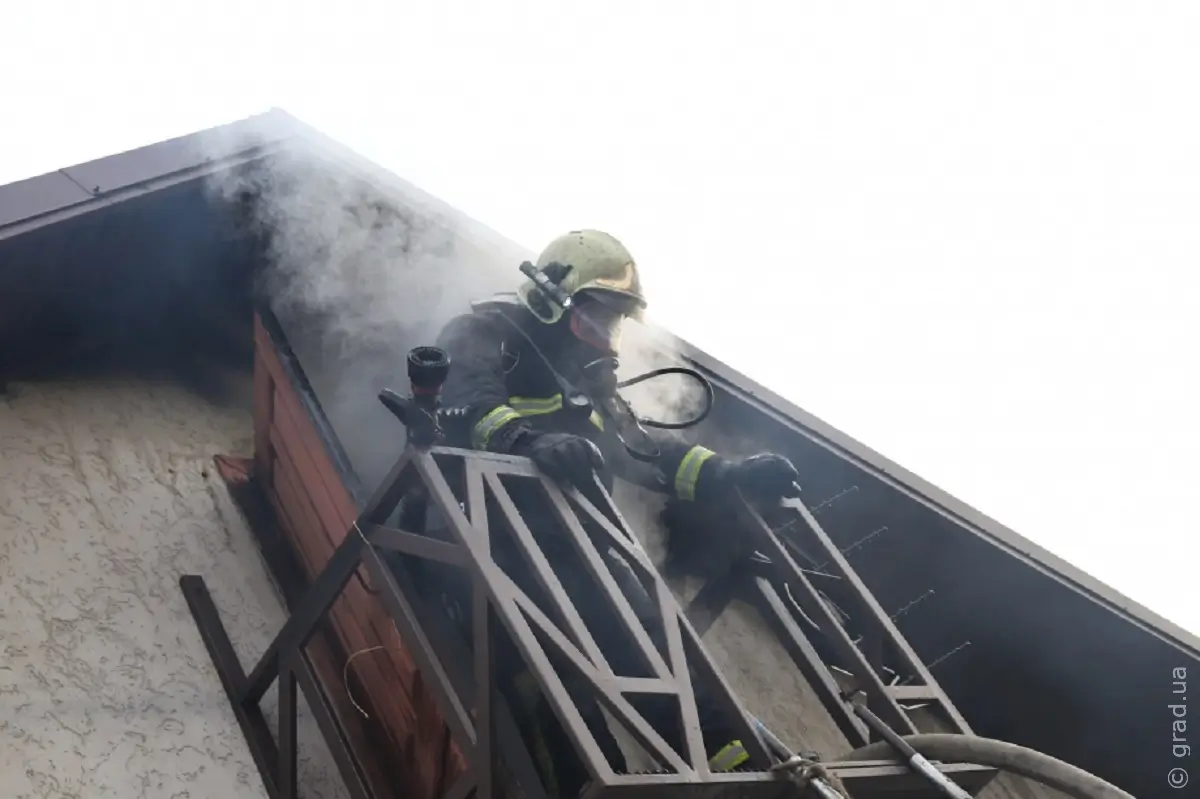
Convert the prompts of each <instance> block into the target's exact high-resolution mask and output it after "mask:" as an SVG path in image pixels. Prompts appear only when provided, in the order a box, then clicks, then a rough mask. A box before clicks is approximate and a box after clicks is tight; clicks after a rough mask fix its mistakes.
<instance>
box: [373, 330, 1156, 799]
mask: <svg viewBox="0 0 1200 799" xmlns="http://www.w3.org/2000/svg"><path fill="white" fill-rule="evenodd" d="M531 343H532V342H531ZM538 355H539V356H541V353H540V352H538ZM543 359H544V356H543ZM614 365H615V364H614ZM449 369H450V356H449V355H447V354H446V353H445V352H444V351H443V350H440V349H438V348H436V347H416V348H414V349H413V350H411V351H410V352H409V355H408V377H409V382H410V385H411V387H412V397H411V398H405V397H402V396H400V395H399V394H397V393H396V392H394V391H392V390H391V389H384V390H383V391H381V392H380V394H379V399H380V401H381V402H382V403H383V404H384V406H385V407H387V408H388V410H390V411H391V412H392V413H393V414H394V415H395V416H396V417H397V418H398V419H399V420H400V421H401V422H402V423H403V424H404V425H405V427H406V428H407V429H408V434H409V438H410V442H411V443H413V444H415V445H417V446H429V445H432V444H434V443H436V442H437V441H440V440H444V438H445V436H446V430H445V428H444V427H443V422H444V421H448V420H449V419H450V417H451V416H452V414H448V412H447V411H446V410H445V409H442V408H440V407H439V399H440V397H439V395H440V389H441V386H442V384H443V382H444V381H445V379H446V376H447V374H448V372H449ZM666 374H685V375H688V376H691V377H693V378H694V379H696V380H697V381H698V382H700V383H701V384H702V385H703V386H704V389H705V396H706V400H707V401H706V404H705V408H704V410H703V411H702V412H701V413H700V414H698V415H697V416H696V417H695V418H694V419H690V420H688V421H686V422H681V423H667V422H656V421H653V420H646V419H641V418H639V417H638V416H636V414H634V413H633V411H632V409H631V408H629V406H628V404H627V403H625V402H624V400H619V405H617V407H618V408H620V409H622V410H624V411H625V414H624V415H625V416H626V422H627V424H629V425H630V427H631V428H632V429H636V430H640V431H641V433H642V434H643V435H646V437H647V438H648V435H647V434H646V431H645V429H644V428H645V427H658V428H663V429H684V428H687V427H692V426H694V425H697V424H699V423H700V422H701V421H703V420H704V418H705V417H707V416H708V414H709V412H710V411H711V409H712V404H713V389H712V384H711V383H710V382H709V381H708V380H707V379H706V378H705V377H704V376H703V375H701V374H700V373H698V372H696V371H695V370H692V369H688V368H685V367H666V368H663V369H655V370H652V371H650V372H646V373H645V374H643V375H639V376H637V377H635V378H632V379H629V380H626V381H622V382H616V381H615V378H614V379H613V380H612V382H611V384H610V385H611V386H612V388H613V389H614V390H612V391H610V392H609V397H610V398H611V397H617V398H618V399H619V394H617V392H616V390H615V389H619V388H624V387H627V386H631V385H636V384H638V383H641V382H645V381H647V380H650V379H653V378H655V377H661V376H663V375H666ZM557 376H558V375H557V374H556V377H557ZM562 382H564V384H565V381H562ZM567 385H569V384H567ZM565 405H566V395H565V394H564V406H565ZM621 441H622V444H624V445H625V447H626V449H628V450H629V452H630V454H631V455H632V456H634V457H635V458H637V459H638V460H646V459H648V458H643V457H638V453H635V450H634V448H633V447H631V445H630V444H629V443H627V441H626V439H625V438H623V437H622V439H621ZM640 454H641V455H645V453H640ZM860 698H861V697H859V696H854V697H847V700H848V701H850V704H851V707H852V708H853V710H854V711H855V713H856V714H858V715H859V717H860V718H862V719H863V721H864V722H866V724H867V725H868V726H869V727H871V728H872V730H874V731H875V733H876V734H878V735H879V737H881V738H882V739H883V740H882V741H879V742H877V743H873V744H870V745H868V746H865V747H862V748H859V749H856V750H854V751H853V752H850V753H849V754H847V755H844V756H842V757H840V758H838V760H839V761H843V762H844V761H856V760H886V759H888V757H889V756H897V758H898V759H899V760H901V761H902V762H904V763H906V764H907V765H908V766H909V767H910V768H911V769H912V770H913V772H914V773H916V774H919V775H921V776H922V777H924V778H925V779H927V780H928V781H929V782H930V783H931V784H932V785H933V786H934V787H935V788H936V789H937V790H938V792H939V793H940V794H942V795H943V796H945V797H948V798H949V799H971V797H970V794H969V793H967V792H966V791H965V790H963V789H962V788H960V787H959V786H958V785H956V784H955V783H953V782H952V781H951V780H950V779H949V778H948V777H947V776H946V775H945V774H943V773H942V772H941V771H940V770H939V769H938V768H937V766H936V765H934V763H933V762H931V761H941V762H944V763H971V764H974V765H979V766H986V767H990V768H995V769H997V770H1000V771H1005V772H1008V773H1011V774H1016V775H1018V776H1021V777H1024V778H1026V779H1029V780H1031V781H1033V782H1036V783H1039V784H1041V785H1045V786H1048V787H1050V788H1054V789H1056V790H1058V791H1061V792H1063V793H1065V794H1066V795H1068V796H1070V797H1073V799H1134V797H1133V796H1132V795H1131V794H1129V793H1127V792H1125V791H1123V790H1121V789H1120V788H1118V787H1116V786H1114V785H1112V784H1110V783H1108V782H1106V781H1104V780H1103V779H1101V778H1099V777H1097V776H1095V775H1094V774H1091V773H1089V772H1087V771H1084V770H1083V769H1080V768H1077V767H1075V766H1072V765H1071V764H1069V763H1066V762H1064V761H1061V760H1058V759H1057V758H1054V757H1051V756H1050V755H1046V754H1043V753H1041V752H1038V751H1035V750H1033V749H1028V748H1025V747H1023V746H1018V745H1016V744H1011V743H1006V742H1004V741H996V740H991V739H988V738H980V737H977V736H973V735H952V734H941V733H930V734H917V735H906V736H901V735H899V734H898V733H896V732H895V731H894V730H892V729H890V728H889V727H888V726H887V725H886V724H885V723H884V722H883V721H882V720H881V719H880V718H879V717H878V716H876V715H875V714H874V713H873V712H871V711H870V710H869V709H868V708H867V707H866V705H865V703H863V702H861V701H857V700H859V699H860ZM754 724H755V727H756V728H757V730H758V733H759V734H760V735H761V736H762V738H763V741H764V743H766V744H767V747H768V748H769V749H770V750H771V751H772V753H773V754H774V755H775V756H776V758H778V761H777V762H776V764H775V765H774V766H773V767H772V769H771V770H772V771H773V772H775V773H777V774H779V775H780V776H784V777H790V778H791V779H792V780H793V781H794V782H796V784H797V785H798V786H799V787H800V788H801V790H811V791H812V792H814V793H815V795H816V796H817V797H819V799H852V797H850V795H849V793H847V792H846V789H845V788H844V786H842V785H841V783H840V781H839V780H838V779H837V777H836V775H834V774H833V773H832V772H830V771H828V770H826V769H825V768H824V767H823V766H822V765H821V764H820V763H818V762H816V760H815V758H809V757H803V756H801V755H798V754H796V753H794V752H792V751H791V750H790V749H789V748H788V747H787V746H786V745H785V744H784V743H783V742H782V741H781V740H780V739H779V738H778V737H777V736H775V735H774V734H773V733H772V732H771V731H770V730H769V729H768V728H767V727H766V726H765V725H763V724H762V723H761V722H759V721H758V720H757V719H755V720H754Z"/></svg>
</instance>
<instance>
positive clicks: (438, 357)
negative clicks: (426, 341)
mask: <svg viewBox="0 0 1200 799" xmlns="http://www.w3.org/2000/svg"><path fill="white" fill-rule="evenodd" d="M449 374H450V355H449V354H447V352H446V351H445V350H443V349H439V348H438V347H413V348H412V349H411V350H409V351H408V381H409V383H410V384H411V385H412V391H413V396H414V397H421V396H430V395H433V394H438V393H440V392H441V390H442V384H443V383H445V382H446V376H447V375H449Z"/></svg>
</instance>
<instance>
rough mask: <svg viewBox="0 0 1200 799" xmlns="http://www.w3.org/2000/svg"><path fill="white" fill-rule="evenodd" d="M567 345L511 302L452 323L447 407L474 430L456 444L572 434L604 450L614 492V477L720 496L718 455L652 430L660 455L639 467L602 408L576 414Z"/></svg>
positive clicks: (476, 445) (496, 445) (444, 342)
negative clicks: (569, 395)
mask: <svg viewBox="0 0 1200 799" xmlns="http://www.w3.org/2000/svg"><path fill="white" fill-rule="evenodd" d="M502 314H503V316H502ZM505 317H507V320H506V318H505ZM508 320H511V321H508ZM514 323H515V325H514ZM518 327H519V328H520V332H519V331H518V329H517V328H518ZM522 332H523V333H524V335H522ZM564 342H565V343H566V344H567V345H568V346H570V345H571V344H573V340H572V339H571V337H570V336H569V335H567V336H564V335H563V331H562V330H559V329H556V326H549V325H546V324H543V323H541V322H539V321H538V320H537V319H535V318H534V317H533V315H532V314H530V313H529V312H528V311H527V310H526V309H525V308H524V307H523V306H522V305H519V304H518V303H516V302H515V301H509V300H508V299H507V298H505V297H500V298H496V299H495V300H492V301H489V302H485V303H479V304H477V305H476V309H475V311H474V312H473V313H470V314H465V315H463V316H459V317H457V318H456V319H454V320H452V321H451V322H450V323H449V324H448V325H447V326H446V327H445V328H444V330H443V331H442V334H441V336H440V338H439V339H438V346H439V347H441V348H442V349H444V350H446V351H447V352H449V353H450V355H451V358H452V360H453V366H452V367H451V369H450V374H449V377H448V378H447V380H446V383H445V385H444V386H443V387H442V402H443V405H444V407H448V408H454V409H456V410H457V411H458V412H459V413H461V414H463V415H465V417H466V418H465V423H464V424H463V425H462V426H461V429H464V430H466V431H469V432H468V433H466V434H465V435H466V436H467V437H468V438H469V440H467V441H454V442H452V443H454V444H455V445H457V446H464V447H469V448H472V449H482V450H489V451H493V452H512V451H514V450H515V449H516V447H515V444H516V443H517V442H518V441H520V440H521V439H522V438H523V437H530V436H535V435H536V434H537V433H540V432H558V433H569V434H573V435H578V436H582V437H584V438H587V439H588V440H590V441H592V442H593V443H595V444H596V446H597V447H598V448H599V450H600V452H601V454H602V455H603V457H604V464H605V466H604V468H602V469H600V470H599V476H600V479H601V480H602V482H603V483H604V484H605V487H606V488H608V489H609V490H610V491H611V490H612V487H613V477H614V474H615V475H619V476H621V477H623V478H625V479H628V480H630V481H631V482H634V483H636V484H638V485H642V486H644V487H646V488H650V489H652V490H655V491H658V492H660V493H665V494H668V495H669V496H672V497H677V498H679V499H681V500H685V501H688V500H693V499H696V498H700V497H704V496H705V495H706V494H707V495H708V496H710V497H712V496H714V495H716V494H717V493H719V491H720V488H721V483H722V479H721V477H722V475H721V472H722V471H723V469H725V468H727V464H725V463H724V460H723V459H722V458H720V457H715V456H714V455H715V454H714V452H713V451H712V450H710V449H707V448H705V447H703V446H696V445H692V444H689V443H687V442H685V441H683V440H682V439H680V438H678V437H676V436H674V435H671V434H668V433H665V432H660V431H654V432H653V433H652V434H651V435H652V437H653V440H654V443H655V444H656V445H657V446H656V450H657V453H658V456H657V457H656V458H655V460H654V461H653V462H652V463H650V464H644V463H640V462H638V461H635V460H634V459H633V458H631V457H630V456H629V454H628V452H627V451H626V450H625V448H624V446H623V445H622V444H621V442H620V439H619V438H618V437H617V435H616V430H615V429H614V428H615V424H614V422H613V420H612V419H608V418H605V416H604V415H602V413H601V412H600V411H598V410H596V407H599V406H598V404H596V405H593V406H592V407H590V408H588V407H585V408H583V409H582V410H577V409H576V408H574V407H572V406H571V404H570V403H569V402H565V401H564V386H563V383H562V380H565V381H566V382H567V383H568V384H569V385H573V386H575V387H576V388H579V389H581V390H583V386H582V385H581V383H583V381H582V380H578V379H574V380H573V379H572V378H573V377H577V375H576V374H573V372H572V370H573V369H574V368H575V365H574V363H573V362H572V360H573V359H572V358H570V357H568V356H567V353H564V352H563V351H562V348H563V346H564ZM531 345H532V346H531ZM534 348H536V349H537V350H540V351H541V355H539V354H538V352H535V351H533V350H534ZM543 356H545V357H543ZM547 360H548V361H549V362H550V364H551V365H550V366H549V367H548V366H547ZM560 378H561V380H560ZM594 399H595V398H594Z"/></svg>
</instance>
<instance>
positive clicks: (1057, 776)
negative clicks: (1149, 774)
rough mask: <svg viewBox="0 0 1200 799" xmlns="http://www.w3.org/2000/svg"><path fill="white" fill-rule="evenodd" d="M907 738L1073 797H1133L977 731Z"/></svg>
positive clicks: (946, 757)
mask: <svg viewBox="0 0 1200 799" xmlns="http://www.w3.org/2000/svg"><path fill="white" fill-rule="evenodd" d="M903 739H904V741H905V742H906V743H907V744H908V745H909V746H911V747H912V748H913V749H915V750H917V752H918V753H919V754H921V755H924V756H925V757H926V758H927V759H929V760H940V761H942V762H943V763H974V764H976V765H979V766H989V767H991V768H995V769H999V770H1000V771H1007V772H1009V773H1010V774H1017V775H1019V776H1021V777H1025V778H1026V779H1029V780H1032V781H1034V782H1037V783H1040V784H1042V785H1045V786H1048V787H1050V788H1054V789H1056V790H1059V791H1062V792H1063V793H1065V794H1067V795H1068V796H1071V797H1074V799H1134V797H1133V795H1132V794H1129V793H1126V792H1125V791H1123V790H1121V789H1120V788H1118V787H1116V786H1115V785H1112V784H1110V783H1108V782H1105V781H1104V780H1102V779H1100V778H1099V777H1097V776H1096V775H1094V774H1090V773H1088V772H1086V771H1084V770H1083V769H1081V768H1077V767H1075V766H1072V765H1071V764H1070V763H1064V762H1063V761H1061V760H1059V759H1058V758H1055V757H1051V756H1050V755H1046V754H1042V753H1041V752H1037V751H1034V750H1033V749H1026V748H1025V747H1023V746H1017V745H1016V744H1010V743H1005V742H1004V741H993V740H991V739H990V738H979V737H976V736H974V735H951V734H946V733H928V734H920V735H905V736H903ZM895 754H896V753H895V750H894V749H893V748H892V747H891V746H890V745H889V744H888V743H886V742H884V741H880V742H879V743H873V744H871V745H870V746H864V747H862V748H861V749H855V750H854V751H853V752H851V753H850V754H848V755H845V756H844V757H840V758H838V759H839V760H890V759H893V758H894V757H895Z"/></svg>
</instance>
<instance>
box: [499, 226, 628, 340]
mask: <svg viewBox="0 0 1200 799" xmlns="http://www.w3.org/2000/svg"><path fill="white" fill-rule="evenodd" d="M535 266H536V267H537V268H538V269H539V270H541V271H542V273H543V274H544V275H546V277H548V278H550V279H551V280H552V281H553V282H555V283H557V284H558V286H559V287H560V288H561V289H562V290H563V291H565V292H566V293H567V295H568V296H570V297H571V299H572V300H576V301H578V299H579V298H580V295H585V296H586V295H591V296H594V297H595V298H596V299H598V300H600V301H601V302H605V300H606V298H607V299H609V300H614V301H616V302H615V303H607V304H612V305H614V307H617V308H619V309H620V311H621V313H622V315H624V316H630V317H633V318H634V319H641V316H642V311H643V309H644V308H645V307H646V298H645V296H644V295H643V294H642V281H641V278H640V277H639V276H638V268H637V264H636V263H635V262H634V260H633V256H632V255H631V254H630V253H629V250H627V249H625V245H623V244H621V242H619V241H617V240H616V239H615V238H614V237H612V236H610V235H609V234H607V233H602V232H601V231H599V230H573V231H571V232H570V233H567V234H566V235H564V236H559V237H558V238H557V239H555V240H554V241H552V242H550V244H549V245H548V246H547V247H546V249H544V250H542V254H541V255H539V256H538V259H537V263H536V264H535ZM517 296H518V297H519V298H520V300H521V303H522V304H523V305H525V307H527V308H528V309H529V310H530V311H532V312H533V315H534V316H536V317H537V318H538V319H539V320H541V321H542V322H545V323H546V324H554V323H555V322H557V321H559V320H560V319H562V316H563V309H562V308H561V307H559V306H558V304H556V303H554V302H548V301H546V299H545V298H544V297H542V296H541V291H540V290H539V289H538V287H537V285H536V284H535V283H534V282H533V280H527V281H526V282H525V283H524V284H523V285H522V286H521V287H520V288H519V289H518V290H517Z"/></svg>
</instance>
